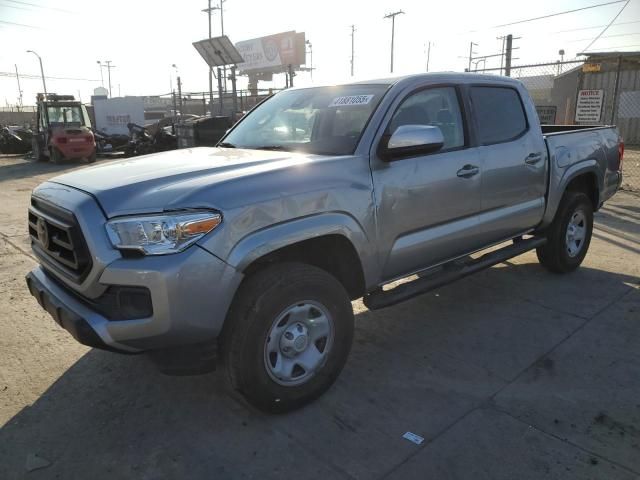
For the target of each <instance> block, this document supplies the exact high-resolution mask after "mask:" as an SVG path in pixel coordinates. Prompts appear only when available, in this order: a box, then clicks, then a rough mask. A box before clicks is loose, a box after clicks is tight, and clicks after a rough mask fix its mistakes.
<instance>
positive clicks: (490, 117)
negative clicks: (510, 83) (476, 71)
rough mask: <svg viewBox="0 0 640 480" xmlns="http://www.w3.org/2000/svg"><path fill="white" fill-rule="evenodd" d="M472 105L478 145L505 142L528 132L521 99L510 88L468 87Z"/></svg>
mask: <svg viewBox="0 0 640 480" xmlns="http://www.w3.org/2000/svg"><path fill="white" fill-rule="evenodd" d="M471 102H472V103H473V111H474V115H475V117H476V124H477V127H478V136H479V139H480V143H482V144H484V145H487V144H491V143H501V142H507V141H509V140H513V139H515V138H516V137H518V136H519V135H521V134H522V133H524V132H525V131H526V130H527V117H526V115H525V113H524V109H523V108H522V102H521V101H520V95H519V94H518V92H517V91H516V90H514V89H513V88H505V87H471Z"/></svg>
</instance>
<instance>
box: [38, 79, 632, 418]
mask: <svg viewBox="0 0 640 480" xmlns="http://www.w3.org/2000/svg"><path fill="white" fill-rule="evenodd" d="M623 151H624V145H623V143H622V140H621V138H620V136H619V135H618V133H617V131H616V129H615V127H610V126H542V127H541V125H540V123H539V121H538V117H537V115H536V110H535V107H534V104H533V102H532V101H531V98H530V97H529V95H528V93H527V91H526V89H525V88H524V86H523V85H522V83H520V82H518V81H516V80H513V79H510V78H502V77H497V76H484V75H475V74H454V73H446V74H431V73H430V74H420V75H411V76H406V77H402V78H394V79H384V80H375V81H367V82H361V83H352V84H347V85H339V86H329V87H313V88H298V89H288V90H285V91H283V92H281V93H278V94H276V95H274V96H272V97H271V98H269V99H268V100H266V101H264V102H263V103H261V104H260V105H258V106H257V107H256V108H254V109H253V110H252V111H251V112H250V113H249V114H248V115H246V116H245V117H244V118H243V119H242V120H241V121H239V122H238V123H237V124H236V125H235V126H234V127H233V128H232V129H231V130H230V131H229V132H227V134H226V135H225V136H224V137H223V138H222V140H221V141H220V143H219V144H218V146H217V147H202V148H192V149H186V150H178V151H171V152H164V153H158V154H152V155H146V156H143V157H140V158H137V159H133V160H132V159H127V160H124V161H115V162H110V163H106V164H104V165H99V166H95V167H91V168H85V169H82V170H79V171H74V172H71V173H66V174H64V175H61V176H58V177H55V178H53V179H52V180H49V181H47V182H45V183H43V184H41V185H40V186H38V187H37V188H36V189H35V190H34V191H33V194H32V197H31V205H30V207H29V212H28V224H29V233H30V235H31V241H32V248H33V252H34V254H35V256H36V257H37V258H38V260H39V263H40V265H39V266H37V267H36V268H35V269H33V270H32V271H31V272H30V273H29V274H28V275H27V284H28V287H29V290H30V291H31V293H32V294H33V295H34V296H35V297H36V299H37V300H38V302H39V303H40V305H41V306H42V307H43V308H44V309H46V311H48V312H49V313H50V314H51V315H52V316H53V318H54V319H55V320H56V321H57V323H59V324H60V325H61V326H62V327H63V328H65V329H66V330H68V331H69V333H70V334H71V335H73V336H74V337H75V338H76V339H77V340H78V341H79V342H81V343H83V344H86V345H89V346H92V347H97V348H102V349H107V350H112V351H116V352H125V353H138V352H148V353H150V354H151V356H152V358H154V359H155V360H156V361H157V362H158V364H159V365H160V366H161V368H163V369H164V370H165V371H168V372H173V373H186V372H190V371H205V370H209V369H210V367H211V366H212V365H213V364H214V363H215V362H214V360H217V361H218V362H220V363H221V364H222V365H224V370H225V372H226V375H227V377H228V379H229V381H230V384H231V386H232V387H233V388H234V389H235V390H237V391H239V392H240V393H241V394H242V395H244V397H245V398H246V399H247V400H248V401H249V402H250V403H251V404H253V405H255V406H257V407H258V408H260V409H263V410H265V411H270V412H286V411H289V410H292V409H294V408H297V407H300V406H302V405H304V404H306V403H308V402H310V401H312V400H313V399H315V398H317V397H318V396H319V395H321V394H322V393H323V392H324V391H326V390H327V389H328V388H329V387H330V386H331V384H332V383H333V382H334V380H335V379H336V377H337V376H338V375H339V373H340V371H341V369H342V368H343V366H344V364H345V361H346V359H347V356H348V353H349V350H350V347H351V342H352V338H353V331H354V317H353V311H352V306H351V301H352V300H355V299H358V298H361V297H362V298H363V301H364V304H365V305H366V306H367V307H368V308H370V309H379V308H384V307H388V306H390V305H393V304H396V303H398V302H401V301H403V300H407V299H409V298H412V297H414V296H416V295H418V294H421V293H424V292H427V291H430V290H433V289H435V288H438V287H440V286H442V285H445V284H447V283H449V282H452V281H454V280H457V279H459V278H461V277H463V276H466V275H469V274H472V273H474V272H477V271H479V270H481V269H483V268H487V267H490V266H492V265H495V264H497V263H499V262H503V261H505V260H506V259H508V258H511V257H514V256H516V255H519V254H522V253H523V252H526V251H529V250H534V249H535V250H536V252H537V256H538V259H539V261H540V263H541V264H542V265H543V266H544V267H545V268H547V269H548V270H550V271H551V272H555V273H568V272H571V271H572V270H575V269H576V268H577V267H578V266H579V265H580V264H581V262H582V261H583V259H584V258H585V255H586V254H587V250H588V248H589V242H590V239H591V231H592V227H593V212H594V211H596V210H597V209H598V208H600V207H601V205H602V203H603V202H604V201H606V200H607V199H608V198H610V197H611V196H612V195H613V194H614V193H615V192H616V190H617V189H618V187H619V186H620V183H621V179H622V174H621V170H622V157H623ZM398 279H405V280H407V281H404V282H395V281H396V280H398Z"/></svg>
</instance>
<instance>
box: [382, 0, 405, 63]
mask: <svg viewBox="0 0 640 480" xmlns="http://www.w3.org/2000/svg"><path fill="white" fill-rule="evenodd" d="M403 13H404V12H403V11H402V10H398V11H396V12H392V13H388V14H386V15H385V16H384V18H390V19H391V73H393V43H394V41H395V35H396V16H397V15H402V14H403Z"/></svg>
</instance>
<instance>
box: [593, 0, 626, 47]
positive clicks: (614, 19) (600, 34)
mask: <svg viewBox="0 0 640 480" xmlns="http://www.w3.org/2000/svg"><path fill="white" fill-rule="evenodd" d="M630 1H631V0H627V1H626V2H625V4H624V5H623V6H622V8H621V9H620V11H619V12H618V13H617V15H616V16H615V17H613V20H611V21H610V22H609V24H608V25H607V26H606V27H604V30H602V31H601V32H600V33H599V34H598V35H597V36H596V38H594V39H593V40H592V41H591V43H590V44H589V45H587V46H586V47H585V48H584V49H583V50H582V51H583V52H586V51H587V50H589V49H590V48H591V45H593V44H594V43H596V42H597V41H598V39H599V38H600V37H601V36H602V34H603V33H604V32H606V31H607V30H608V29H609V27H610V26H611V25H613V22H615V21H616V20H617V19H618V17H619V16H620V14H621V13H622V11H623V10H624V9H625V8H626V6H627V5H629V2H630Z"/></svg>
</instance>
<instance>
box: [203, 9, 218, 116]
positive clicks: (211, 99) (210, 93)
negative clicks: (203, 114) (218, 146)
mask: <svg viewBox="0 0 640 480" xmlns="http://www.w3.org/2000/svg"><path fill="white" fill-rule="evenodd" d="M214 10H220V7H212V6H211V0H208V7H207V8H205V9H204V10H202V11H203V12H206V13H207V15H208V17H209V40H211V12H213V11H214ZM209 108H210V109H211V116H212V117H213V67H212V66H209Z"/></svg>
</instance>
